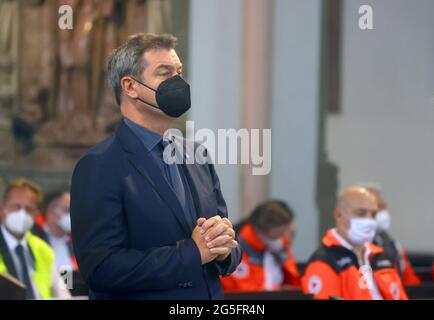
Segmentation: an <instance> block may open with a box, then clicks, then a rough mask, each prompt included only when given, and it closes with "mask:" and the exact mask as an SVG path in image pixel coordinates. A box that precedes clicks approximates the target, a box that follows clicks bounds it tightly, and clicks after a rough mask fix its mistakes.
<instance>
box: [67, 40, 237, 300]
mask: <svg viewBox="0 0 434 320" xmlns="http://www.w3.org/2000/svg"><path fill="white" fill-rule="evenodd" d="M175 44H176V38H174V37H173V36H171V35H156V34H144V33H140V34H136V35H133V36H131V37H130V38H129V39H128V40H127V41H126V42H125V43H124V44H123V45H121V46H120V47H119V48H117V49H116V50H115V51H114V52H113V54H112V55H111V57H110V59H109V68H108V77H109V84H110V86H111V87H112V89H113V91H114V93H115V97H116V101H117V102H118V104H119V105H120V112H121V113H122V115H123V118H124V119H123V120H122V121H121V123H120V125H119V127H118V128H117V129H116V131H115V133H114V134H112V135H110V136H109V137H108V138H107V139H106V140H104V141H103V142H101V143H99V144H98V145H96V146H95V147H93V148H92V149H91V150H90V151H88V152H87V153H86V155H84V157H82V158H81V159H80V161H79V162H78V164H77V165H76V167H75V170H74V174H73V177H72V186H71V222H72V235H73V237H72V239H73V244H74V250H75V253H76V257H77V262H78V266H79V268H80V273H81V274H82V275H83V277H84V279H85V281H86V282H87V284H88V285H89V287H90V298H91V299H219V298H223V289H222V286H221V283H220V280H219V276H220V275H224V276H226V275H228V274H230V273H232V272H233V271H234V270H235V268H236V267H237V265H238V263H239V262H240V259H241V249H240V248H239V246H238V243H237V241H236V240H235V231H234V230H233V227H232V224H231V222H230V221H229V219H228V213H227V207H226V203H225V200H224V198H223V195H222V192H221V190H220V182H219V179H218V177H217V173H216V171H215V169H214V166H213V165H212V164H211V163H209V162H206V163H197V162H195V163H193V164H186V163H185V161H182V163H171V161H167V159H165V158H164V157H163V154H164V151H165V150H170V148H172V147H174V146H175V148H177V147H179V146H183V145H185V144H186V142H185V140H184V139H183V138H182V137H173V136H170V137H168V139H163V135H164V133H165V132H166V131H167V130H168V129H169V128H170V127H171V126H172V125H173V123H174V121H175V120H176V118H178V117H180V116H181V115H182V114H184V113H185V112H186V111H187V110H188V109H189V108H190V87H189V85H188V84H187V83H186V82H185V81H184V79H183V78H182V76H181V75H182V68H183V66H182V63H181V61H180V59H179V57H178V55H177V53H176V51H175ZM196 147H198V146H196ZM182 150H183V153H181V157H182V159H184V160H185V159H186V158H187V157H194V156H195V154H194V153H190V154H188V153H187V152H185V148H183V149H182ZM196 150H197V149H196ZM176 151H177V150H175V153H176ZM188 152H189V151H188Z"/></svg>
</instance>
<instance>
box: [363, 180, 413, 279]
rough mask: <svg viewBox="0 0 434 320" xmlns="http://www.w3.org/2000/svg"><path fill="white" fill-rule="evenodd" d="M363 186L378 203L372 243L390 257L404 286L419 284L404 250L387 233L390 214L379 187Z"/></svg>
mask: <svg viewBox="0 0 434 320" xmlns="http://www.w3.org/2000/svg"><path fill="white" fill-rule="evenodd" d="M365 187H366V188H367V189H368V190H369V191H370V192H371V193H372V194H373V195H374V196H375V199H376V200H377V205H378V213H377V216H376V220H377V233H376V235H375V237H374V241H373V243H374V244H376V245H378V246H380V247H382V248H383V249H384V251H385V252H386V253H387V254H388V255H389V256H390V257H391V259H392V261H393V263H394V265H395V267H396V269H397V270H398V272H399V275H400V276H401V280H402V283H403V284H404V286H416V285H419V284H420V283H421V280H420V278H419V276H418V275H417V274H416V272H415V271H414V269H413V266H412V265H411V262H410V259H409V258H408V255H407V252H406V250H405V249H404V248H403V247H402V245H401V244H400V243H399V242H398V241H396V240H395V239H393V238H392V237H391V235H390V233H389V232H390V231H389V229H390V222H391V216H390V213H389V210H388V208H387V202H386V199H385V198H384V196H383V191H382V189H381V187H380V186H378V185H377V184H375V183H371V184H370V185H369V186H365Z"/></svg>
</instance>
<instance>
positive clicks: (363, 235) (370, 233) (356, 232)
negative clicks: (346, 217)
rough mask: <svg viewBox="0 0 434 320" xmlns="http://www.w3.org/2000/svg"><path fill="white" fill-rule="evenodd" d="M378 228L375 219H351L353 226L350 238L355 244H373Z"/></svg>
mask: <svg viewBox="0 0 434 320" xmlns="http://www.w3.org/2000/svg"><path fill="white" fill-rule="evenodd" d="M376 227H377V223H376V221H375V220H374V219H368V218H353V219H351V226H350V229H349V230H348V237H349V238H350V240H351V242H352V243H354V244H363V243H365V242H372V239H374V236H375V229H376Z"/></svg>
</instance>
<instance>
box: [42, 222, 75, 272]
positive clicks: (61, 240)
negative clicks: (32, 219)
mask: <svg viewBox="0 0 434 320" xmlns="http://www.w3.org/2000/svg"><path fill="white" fill-rule="evenodd" d="M44 231H45V233H46V234H47V237H48V242H49V243H50V246H51V248H52V249H53V251H54V253H55V254H56V267H57V270H59V271H61V270H64V269H65V268H64V267H65V266H69V267H70V268H72V264H71V255H70V253H69V245H68V242H69V237H68V236H67V235H66V236H64V237H56V236H54V235H53V234H52V233H51V232H50V229H49V228H48V227H47V226H46V225H44Z"/></svg>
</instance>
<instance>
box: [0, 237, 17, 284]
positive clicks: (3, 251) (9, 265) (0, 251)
mask: <svg viewBox="0 0 434 320" xmlns="http://www.w3.org/2000/svg"><path fill="white" fill-rule="evenodd" d="M0 255H1V257H2V259H3V262H4V264H5V266H6V269H7V270H8V273H10V274H11V275H13V276H14V277H15V278H18V274H17V270H16V269H15V265H14V262H13V261H12V256H11V253H10V252H9V248H8V246H7V244H6V241H5V239H4V237H3V232H2V230H1V229H0Z"/></svg>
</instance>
